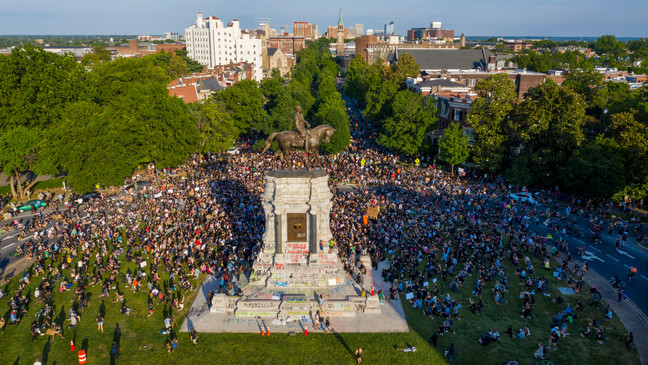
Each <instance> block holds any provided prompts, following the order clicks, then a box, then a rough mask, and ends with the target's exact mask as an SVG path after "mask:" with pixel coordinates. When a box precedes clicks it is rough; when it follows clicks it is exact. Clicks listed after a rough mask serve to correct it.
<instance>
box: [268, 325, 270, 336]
mask: <svg viewBox="0 0 648 365" xmlns="http://www.w3.org/2000/svg"><path fill="white" fill-rule="evenodd" d="M268 337H270V327H268Z"/></svg>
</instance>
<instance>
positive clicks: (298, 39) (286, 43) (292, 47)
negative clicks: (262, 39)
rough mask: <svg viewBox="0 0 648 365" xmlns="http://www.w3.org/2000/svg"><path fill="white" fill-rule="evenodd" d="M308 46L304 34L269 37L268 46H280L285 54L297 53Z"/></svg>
mask: <svg viewBox="0 0 648 365" xmlns="http://www.w3.org/2000/svg"><path fill="white" fill-rule="evenodd" d="M304 47H306V38H304V37H303V36H282V37H269V38H268V48H279V49H280V50H281V52H283V53H284V54H295V53H296V52H297V51H300V50H302V49H304Z"/></svg>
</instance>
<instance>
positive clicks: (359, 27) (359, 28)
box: [353, 24, 364, 37]
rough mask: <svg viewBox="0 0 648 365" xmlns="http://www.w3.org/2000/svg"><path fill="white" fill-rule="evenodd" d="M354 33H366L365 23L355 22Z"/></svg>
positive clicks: (356, 34) (358, 34) (359, 34)
mask: <svg viewBox="0 0 648 365" xmlns="http://www.w3.org/2000/svg"><path fill="white" fill-rule="evenodd" d="M353 33H354V34H355V36H356V37H360V36H361V35H363V34H364V25H363V24H354V25H353Z"/></svg>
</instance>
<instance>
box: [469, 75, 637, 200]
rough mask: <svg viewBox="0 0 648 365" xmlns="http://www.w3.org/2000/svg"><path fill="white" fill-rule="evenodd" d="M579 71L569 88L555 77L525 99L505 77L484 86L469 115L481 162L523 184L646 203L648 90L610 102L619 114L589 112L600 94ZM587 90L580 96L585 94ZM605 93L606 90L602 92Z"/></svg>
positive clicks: (568, 82) (496, 77) (493, 78)
mask: <svg viewBox="0 0 648 365" xmlns="http://www.w3.org/2000/svg"><path fill="white" fill-rule="evenodd" d="M578 75H581V76H582V72H581V71H578V72H576V73H575V75H572V76H571V77H567V79H566V81H565V82H564V84H563V85H557V84H555V83H554V82H552V81H550V80H547V81H546V82H544V83H543V84H541V85H539V86H537V87H535V88H532V89H530V90H529V92H528V93H527V94H526V95H525V99H524V100H523V101H522V102H519V101H518V99H517V96H516V92H515V84H514V83H513V82H512V81H511V80H510V79H509V78H508V76H507V75H505V74H499V75H493V76H491V77H489V78H488V79H485V80H483V81H480V82H479V83H478V84H477V85H476V91H477V93H478V94H479V98H477V99H476V100H475V101H474V102H473V104H472V106H471V111H470V113H469V114H468V116H467V122H468V123H469V124H470V125H471V126H472V127H473V128H474V133H475V146H474V148H473V158H474V161H475V162H476V163H477V165H478V166H479V167H480V168H481V169H482V170H484V171H486V172H488V173H493V174H503V175H504V176H505V177H507V178H508V179H509V180H510V181H511V182H512V183H514V184H516V185H520V186H522V185H536V186H541V187H546V188H553V187H555V186H560V187H562V188H563V189H565V190H567V191H570V192H574V193H577V194H580V195H583V196H587V197H592V198H598V197H612V196H614V197H616V198H617V199H622V198H623V197H624V196H625V195H628V196H629V197H631V198H633V199H642V198H644V197H646V195H647V194H648V183H647V182H648V126H647V125H646V119H645V114H644V112H639V111H638V110H637V109H634V108H633V107H638V108H639V109H642V110H645V107H646V106H647V105H648V104H646V102H647V101H648V98H647V97H648V88H646V87H644V88H642V89H639V90H636V91H632V92H630V93H628V92H626V93H625V95H626V98H618V99H616V98H613V100H608V101H607V104H605V105H604V106H603V107H605V106H607V107H609V108H610V110H614V111H615V112H614V113H610V115H609V116H608V117H607V118H604V119H603V120H598V119H596V118H594V117H592V116H588V115H587V114H586V111H587V110H591V108H592V106H593V105H594V104H595V103H596V102H595V100H596V98H595V97H593V96H592V95H591V94H592V93H594V94H596V93H597V92H599V91H600V90H595V91H593V89H592V88H591V87H587V85H588V82H590V80H591V79H590V78H586V77H577V76H578ZM578 91H580V92H578ZM600 92H605V90H603V91H600Z"/></svg>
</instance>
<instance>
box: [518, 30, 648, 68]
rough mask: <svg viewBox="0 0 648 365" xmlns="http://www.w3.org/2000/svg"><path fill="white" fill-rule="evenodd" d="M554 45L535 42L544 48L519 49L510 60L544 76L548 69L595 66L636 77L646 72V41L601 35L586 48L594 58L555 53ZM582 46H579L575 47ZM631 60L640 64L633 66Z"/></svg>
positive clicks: (575, 54)
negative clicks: (610, 68)
mask: <svg viewBox="0 0 648 365" xmlns="http://www.w3.org/2000/svg"><path fill="white" fill-rule="evenodd" d="M558 45H559V43H557V42H553V41H549V40H545V41H539V42H535V43H534V46H536V47H538V48H544V50H542V51H541V52H536V51H534V50H523V51H521V52H520V53H519V54H517V55H516V56H515V57H514V59H513V60H514V61H515V62H516V63H517V64H518V66H519V67H520V68H526V69H528V70H531V71H537V72H542V73H545V72H547V71H548V70H550V69H560V68H565V69H574V68H581V69H592V68H594V67H595V66H605V67H616V68H618V69H620V70H627V71H632V72H635V73H637V74H645V73H648V64H647V63H648V39H646V38H640V39H637V40H631V41H628V42H627V43H624V42H622V41H620V40H618V39H616V37H615V36H613V35H604V36H601V37H599V38H598V39H597V40H596V41H595V42H592V43H590V44H589V45H588V46H589V47H590V48H591V49H593V50H594V51H595V52H596V54H597V57H590V58H588V57H586V55H585V54H583V53H581V52H578V51H566V52H558V51H557V50H556V49H555V48H556V47H557V46H558ZM579 45H581V46H584V45H583V44H579ZM635 61H644V63H643V64H638V65H637V64H635V63H634V62H635Z"/></svg>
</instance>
